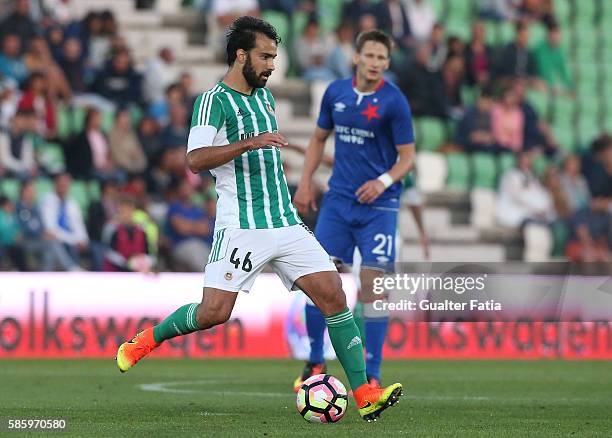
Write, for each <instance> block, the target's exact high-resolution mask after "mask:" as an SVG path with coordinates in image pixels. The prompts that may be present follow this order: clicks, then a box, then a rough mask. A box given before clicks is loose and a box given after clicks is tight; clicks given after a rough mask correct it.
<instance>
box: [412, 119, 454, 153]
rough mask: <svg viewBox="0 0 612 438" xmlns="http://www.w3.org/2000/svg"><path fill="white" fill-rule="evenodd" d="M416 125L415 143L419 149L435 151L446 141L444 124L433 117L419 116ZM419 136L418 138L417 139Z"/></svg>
mask: <svg viewBox="0 0 612 438" xmlns="http://www.w3.org/2000/svg"><path fill="white" fill-rule="evenodd" d="M415 123H416V125H417V144H418V147H419V150H421V151H435V150H437V149H438V147H440V146H441V145H442V144H443V143H444V142H445V141H446V138H447V137H446V136H447V132H446V124H445V123H444V122H443V121H441V120H440V119H436V118H434V117H420V118H419V119H416V120H415ZM419 137H420V140H419Z"/></svg>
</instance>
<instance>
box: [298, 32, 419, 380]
mask: <svg viewBox="0 0 612 438" xmlns="http://www.w3.org/2000/svg"><path fill="white" fill-rule="evenodd" d="M391 48H392V42H391V39H390V38H389V36H388V35H386V34H385V33H384V32H381V31H379V30H373V31H368V32H363V33H361V34H360V35H359V36H358V38H357V41H356V53H355V55H354V57H353V63H354V64H355V76H354V77H353V78H348V79H342V80H337V81H334V82H332V83H331V84H330V85H329V87H328V88H327V90H326V91H325V94H324V96H323V100H322V101H321V109H320V113H319V118H318V121H317V126H316V128H315V132H314V135H313V136H312V138H311V139H310V143H309V145H308V149H307V151H306V157H305V163H304V170H303V173H302V178H301V180H300V184H299V187H298V190H297V192H296V194H295V196H294V199H293V201H294V204H295V205H296V207H297V208H298V211H299V212H300V213H302V214H306V213H307V212H308V211H309V209H310V208H313V209H315V210H316V208H317V206H316V203H315V201H314V199H315V197H314V196H315V193H314V192H313V188H312V187H313V185H312V178H313V175H314V173H315V171H316V170H317V168H318V166H319V164H320V163H321V159H322V156H323V151H324V149H325V142H326V140H327V138H328V137H329V135H330V134H331V133H332V131H335V153H334V166H333V172H332V176H331V178H330V180H329V191H328V192H327V193H326V195H325V197H324V199H323V206H322V209H321V212H320V214H319V217H318V221H317V226H316V229H315V236H316V237H317V239H318V240H319V242H321V245H322V246H323V248H324V249H325V250H326V251H327V252H328V253H329V254H330V256H332V257H333V258H335V259H336V260H337V262H340V263H341V264H344V265H351V264H352V263H353V252H354V250H355V248H358V249H359V252H360V253H361V256H362V265H361V270H360V272H359V278H360V283H361V289H360V293H359V300H360V302H362V303H363V316H364V326H365V346H366V374H367V376H368V380H369V381H370V383H371V384H373V385H378V384H379V382H380V364H381V360H382V348H383V344H384V340H385V336H386V333H387V326H388V322H389V315H388V313H385V312H381V311H376V310H375V309H374V304H373V302H374V301H375V300H377V299H385V298H386V297H385V296H384V295H376V294H374V293H373V282H374V279H375V278H376V277H379V276H381V275H383V274H384V272H385V271H387V270H389V269H390V267H391V266H392V265H393V263H394V261H395V244H394V242H395V233H396V228H397V214H398V210H399V207H400V203H399V198H400V194H401V191H402V184H401V181H402V180H403V179H404V177H405V176H406V174H407V173H408V172H409V171H410V170H411V169H412V167H413V164H414V158H415V157H414V155H415V148H414V134H413V129H412V116H411V113H410V107H409V105H408V102H407V101H406V98H405V97H404V95H403V94H402V92H401V91H400V90H399V89H398V88H397V87H396V86H395V85H393V84H390V83H388V82H385V80H384V79H383V73H384V72H385V70H387V69H388V68H389V63H390V55H391ZM306 327H307V330H308V336H309V338H310V346H311V352H310V358H309V361H308V362H307V363H306V366H305V368H304V371H303V372H302V374H301V375H300V376H298V378H297V379H296V381H295V383H294V389H296V388H297V389H299V387H300V385H301V383H302V382H303V381H304V380H305V379H307V378H308V377H310V376H311V375H313V374H319V373H323V372H325V371H326V366H325V361H324V357H323V335H324V332H325V319H324V318H323V315H322V314H321V312H320V311H319V309H317V308H316V307H315V306H314V305H312V303H308V304H307V306H306ZM297 389H296V390H297Z"/></svg>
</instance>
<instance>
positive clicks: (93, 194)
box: [88, 180, 102, 202]
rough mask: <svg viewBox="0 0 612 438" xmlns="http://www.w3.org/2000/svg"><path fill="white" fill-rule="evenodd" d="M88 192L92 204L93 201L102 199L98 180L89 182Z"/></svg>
mask: <svg viewBox="0 0 612 438" xmlns="http://www.w3.org/2000/svg"><path fill="white" fill-rule="evenodd" d="M88 192H89V200H90V202H93V201H99V200H100V197H101V196H102V193H101V190H100V183H99V182H98V181H96V180H93V181H90V182H89V187H88Z"/></svg>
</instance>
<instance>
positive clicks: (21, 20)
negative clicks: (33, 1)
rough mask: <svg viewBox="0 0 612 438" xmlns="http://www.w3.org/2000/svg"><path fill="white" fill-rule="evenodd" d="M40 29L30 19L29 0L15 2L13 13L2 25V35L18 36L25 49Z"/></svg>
mask: <svg viewBox="0 0 612 438" xmlns="http://www.w3.org/2000/svg"><path fill="white" fill-rule="evenodd" d="M39 29H40V27H39V26H38V24H37V23H36V22H35V21H34V20H32V18H31V17H30V2H29V0H14V1H13V12H12V13H11V14H9V15H8V16H6V18H5V19H4V20H3V21H2V22H1V23H0V34H1V35H7V34H12V35H16V36H17V38H18V39H19V40H20V41H21V42H22V44H23V47H26V46H27V45H28V43H29V42H30V38H32V37H33V36H34V35H36V33H37V32H38V30H39Z"/></svg>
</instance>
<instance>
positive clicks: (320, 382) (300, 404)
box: [297, 374, 348, 423]
mask: <svg viewBox="0 0 612 438" xmlns="http://www.w3.org/2000/svg"><path fill="white" fill-rule="evenodd" d="M347 405H348V396H347V393H346V388H345V387H344V385H343V384H342V382H341V381H340V380H338V379H336V378H335V377H334V376H330V375H329V374H316V375H314V376H312V377H310V378H309V379H307V380H306V381H304V383H303V384H302V387H301V388H300V390H299V391H298V394H297V410H298V412H299V413H300V415H301V416H302V417H304V419H305V420H306V421H309V422H311V423H335V422H337V421H340V419H341V418H342V417H343V416H344V414H345V412H346V407H347Z"/></svg>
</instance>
